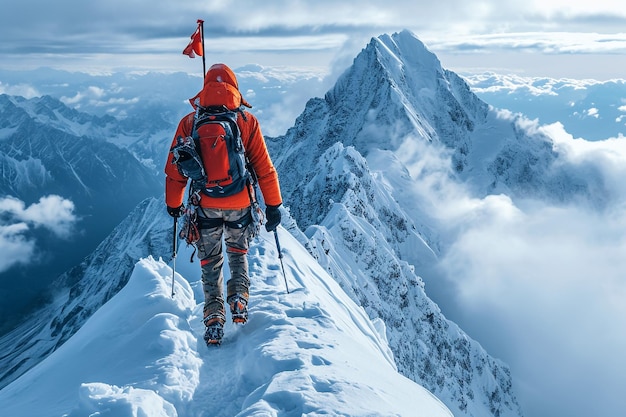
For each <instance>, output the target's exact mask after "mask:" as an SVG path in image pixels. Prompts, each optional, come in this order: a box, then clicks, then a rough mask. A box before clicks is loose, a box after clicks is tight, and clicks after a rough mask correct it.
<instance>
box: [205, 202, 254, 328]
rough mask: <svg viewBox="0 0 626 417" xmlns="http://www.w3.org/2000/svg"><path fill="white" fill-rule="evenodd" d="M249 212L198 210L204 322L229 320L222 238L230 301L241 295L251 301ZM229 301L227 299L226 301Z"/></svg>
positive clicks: (246, 209)
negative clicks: (231, 298)
mask: <svg viewBox="0 0 626 417" xmlns="http://www.w3.org/2000/svg"><path fill="white" fill-rule="evenodd" d="M248 220H251V216H250V208H249V207H248V208H245V209H243V210H220V209H207V208H202V209H199V210H198V222H199V227H200V240H199V241H198V258H199V259H200V266H201V268H202V287H203V290H204V318H207V317H214V316H218V317H220V318H221V319H222V320H224V321H225V320H226V313H225V310H224V296H223V288H224V287H223V285H224V275H223V273H222V265H223V264H224V255H223V253H222V237H224V241H225V243H226V253H227V255H228V266H229V267H230V279H229V280H228V282H227V283H226V287H227V290H226V292H227V297H230V296H231V295H235V294H239V295H241V296H242V297H244V298H245V299H246V300H248V291H249V288H250V278H249V277H248V257H247V253H248V244H249V239H250V230H251V229H252V227H248V226H249V221H248ZM227 299H228V298H227Z"/></svg>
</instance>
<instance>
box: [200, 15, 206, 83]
mask: <svg viewBox="0 0 626 417" xmlns="http://www.w3.org/2000/svg"><path fill="white" fill-rule="evenodd" d="M198 25H199V26H200V35H201V37H202V78H203V79H204V75H205V74H206V59H205V58H204V56H205V55H206V53H205V52H204V20H202V19H198Z"/></svg>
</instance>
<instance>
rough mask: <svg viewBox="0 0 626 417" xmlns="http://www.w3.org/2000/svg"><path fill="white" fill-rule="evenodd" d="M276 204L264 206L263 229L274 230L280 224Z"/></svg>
mask: <svg viewBox="0 0 626 417" xmlns="http://www.w3.org/2000/svg"><path fill="white" fill-rule="evenodd" d="M278 207H280V205H278V206H267V207H266V208H265V218H266V219H267V222H265V230H267V231H268V232H271V231H273V230H276V228H277V227H278V225H279V224H280V210H278Z"/></svg>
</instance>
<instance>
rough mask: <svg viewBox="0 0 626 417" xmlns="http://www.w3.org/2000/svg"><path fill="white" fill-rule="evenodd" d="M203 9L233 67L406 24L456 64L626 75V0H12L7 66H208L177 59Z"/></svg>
mask: <svg viewBox="0 0 626 417" xmlns="http://www.w3.org/2000/svg"><path fill="white" fill-rule="evenodd" d="M241 11H244V12H243V13H242V12H241ZM197 19H203V20H204V21H205V25H204V26H205V39H206V45H207V56H206V59H207V61H209V63H212V62H214V61H215V62H217V61H221V62H225V63H227V64H228V65H230V66H232V67H237V66H241V65H245V64H250V63H256V64H261V65H264V66H312V67H322V68H324V69H325V70H327V71H328V72H332V71H333V68H334V67H336V66H339V67H341V68H343V67H345V66H347V64H349V61H350V60H351V59H352V58H353V57H354V56H356V54H357V53H358V52H359V50H360V49H361V48H363V46H364V45H365V44H366V43H367V42H368V41H369V39H370V38H371V37H374V36H378V35H380V34H382V33H393V32H397V31H400V30H403V29H409V30H411V31H412V32H414V33H415V34H416V35H417V36H418V37H419V38H420V39H421V40H422V41H423V42H424V43H425V44H426V46H427V47H428V48H429V49H430V50H431V51H433V52H434V53H435V54H437V55H438V57H439V58H440V60H441V61H442V64H443V66H444V67H445V68H448V69H451V70H453V71H456V72H463V71H473V72H477V71H486V70H493V71H497V72H501V73H502V72H512V73H518V74H523V75H529V76H550V77H572V78H592V79H598V80H605V79H611V78H620V77H622V76H623V74H622V71H623V70H622V68H623V61H624V54H626V33H625V32H624V27H626V10H625V9H624V8H623V7H622V3H621V2H620V1H618V0H597V1H593V2H571V1H566V0H551V1H542V0H527V1H524V2H520V1H517V0H502V1H501V0H481V1H474V2H466V1H463V0H443V1H438V2H430V1H424V0H418V1H415V0H402V1H393V2H381V1H369V0H368V1H360V2H358V6H357V5H356V3H354V2H353V1H345V0H333V1H328V0H320V1H316V2H302V1H300V2H294V1H287V0H282V1H266V2H263V4H262V5H260V4H259V3H258V2H254V1H250V0H242V1H237V2H235V1H219V2H218V1H206V0H189V1H185V2H184V3H183V4H181V3H175V2H171V1H167V0H154V1H149V2H148V1H147V0H143V1H133V2H128V1H122V0H106V1H105V0H98V1H93V2H77V1H70V0H60V1H59V2H55V3H50V2H46V1H43V0H25V1H22V2H12V3H11V4H7V5H5V6H4V7H3V13H2V15H1V16H0V27H2V31H1V34H0V41H1V42H0V57H1V59H0V67H2V68H4V69H32V68H38V67H40V66H49V67H52V68H62V69H70V70H74V71H76V70H81V71H90V72H92V73H99V72H100V73H101V72H107V71H113V70H116V69H120V68H134V69H151V70H158V71H179V70H180V71H187V72H194V71H200V70H199V69H198V68H201V64H200V63H199V62H198V61H199V59H196V60H192V59H188V58H187V57H184V56H183V57H181V59H175V56H176V55H180V54H182V50H183V49H184V47H185V46H186V45H187V43H188V41H189V37H190V35H191V34H192V33H193V32H194V30H195V28H196V20H197ZM182 58H185V59H182ZM346 60H348V62H346Z"/></svg>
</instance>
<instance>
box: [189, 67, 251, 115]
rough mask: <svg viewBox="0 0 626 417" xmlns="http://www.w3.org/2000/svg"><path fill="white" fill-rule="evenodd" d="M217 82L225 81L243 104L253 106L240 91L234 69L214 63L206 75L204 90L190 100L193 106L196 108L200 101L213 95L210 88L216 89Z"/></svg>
mask: <svg viewBox="0 0 626 417" xmlns="http://www.w3.org/2000/svg"><path fill="white" fill-rule="evenodd" d="M216 83H223V84H226V85H228V86H230V87H231V88H230V89H231V90H232V89H234V90H235V91H236V95H237V96H238V97H237V99H239V100H241V104H242V105H244V106H246V107H248V108H252V106H251V105H250V103H248V102H247V101H246V100H245V99H244V98H243V96H241V92H239V83H238V82H237V77H236V76H235V73H234V72H233V70H231V69H230V67H229V66H228V65H226V64H213V65H211V67H210V68H209V70H208V71H207V73H206V74H205V76H204V87H203V88H202V91H200V92H199V93H198V94H196V95H195V96H194V97H193V98H191V99H190V100H189V102H190V103H191V105H192V107H193V108H194V109H195V108H196V106H197V105H198V103H199V102H200V101H205V100H203V99H206V98H207V96H209V95H211V92H210V91H209V90H213V89H215V84H216Z"/></svg>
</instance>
